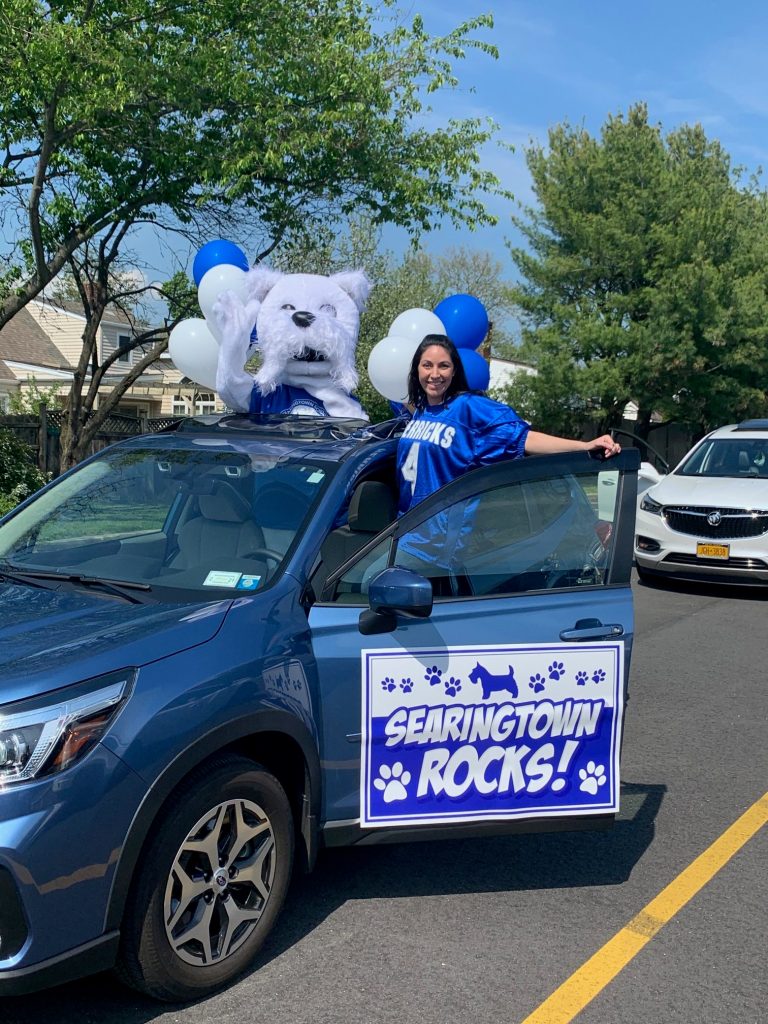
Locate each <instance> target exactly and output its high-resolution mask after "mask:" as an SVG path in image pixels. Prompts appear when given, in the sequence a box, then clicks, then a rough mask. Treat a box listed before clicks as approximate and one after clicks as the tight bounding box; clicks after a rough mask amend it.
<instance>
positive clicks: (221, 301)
mask: <svg viewBox="0 0 768 1024" xmlns="http://www.w3.org/2000/svg"><path fill="white" fill-rule="evenodd" d="M259 306H260V303H259V301H258V300H257V299H249V301H248V302H246V303H243V302H242V301H241V299H240V298H239V297H238V296H237V295H235V293H234V292H222V294H221V295H220V296H219V298H218V301H217V302H216V304H215V305H214V307H213V314H214V316H215V317H216V323H217V324H218V327H219V331H220V333H221V338H222V341H225V340H226V341H228V342H230V343H234V342H243V341H245V342H246V343H247V344H250V340H251V331H252V330H253V325H254V324H255V323H256V317H257V316H258V314H259Z"/></svg>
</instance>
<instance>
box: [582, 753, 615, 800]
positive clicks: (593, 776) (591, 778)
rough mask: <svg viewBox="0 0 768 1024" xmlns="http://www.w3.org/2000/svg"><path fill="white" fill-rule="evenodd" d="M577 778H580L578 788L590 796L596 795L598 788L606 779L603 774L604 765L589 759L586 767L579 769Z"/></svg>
mask: <svg viewBox="0 0 768 1024" xmlns="http://www.w3.org/2000/svg"><path fill="white" fill-rule="evenodd" d="M579 778H580V779H581V784H580V785H579V789H580V790H581V791H582V792H583V793H589V794H590V795H591V796H596V795H597V791H598V789H599V788H600V787H601V786H604V785H605V784H606V782H607V781H608V780H607V778H606V776H605V767H604V766H603V765H601V764H595V762H594V761H590V762H589V764H588V765H587V767H586V768H580V769H579Z"/></svg>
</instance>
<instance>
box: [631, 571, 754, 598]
mask: <svg viewBox="0 0 768 1024" xmlns="http://www.w3.org/2000/svg"><path fill="white" fill-rule="evenodd" d="M633 585H634V586H639V587H644V588H645V589H646V590H651V591H653V590H664V591H667V592H668V593H675V592H677V593H680V594H695V595H697V596H699V597H717V598H722V597H728V598H730V599H731V600H734V599H738V600H741V601H768V586H766V585H765V584H763V585H762V586H755V585H752V584H748V583H722V582H721V583H707V582H705V581H704V580H683V579H677V578H675V579H667V578H666V577H660V578H657V577H655V576H646V577H644V578H643V579H640V578H639V577H636V578H635V579H634V580H633Z"/></svg>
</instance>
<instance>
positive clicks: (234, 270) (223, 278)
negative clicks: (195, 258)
mask: <svg viewBox="0 0 768 1024" xmlns="http://www.w3.org/2000/svg"><path fill="white" fill-rule="evenodd" d="M222 292H234V293H235V295H237V297H238V298H239V299H241V300H242V302H243V303H244V302H245V301H246V294H245V292H246V288H245V271H244V270H242V269H241V268H240V267H235V266H232V264H231V263H219V264H218V266H215V267H211V269H210V270H207V271H206V272H205V274H204V275H203V277H202V278H201V280H200V287H199V288H198V289H197V301H198V302H199V303H200V309H201V310H202V313H203V316H204V317H205V319H206V321H207V323H208V327H209V328H210V330H211V334H213V336H214V338H216V340H217V341H218V334H219V331H218V324H217V323H216V317H215V316H214V314H213V307H214V305H215V303H216V301H217V300H218V298H219V296H220V295H221V293H222Z"/></svg>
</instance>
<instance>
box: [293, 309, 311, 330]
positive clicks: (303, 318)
mask: <svg viewBox="0 0 768 1024" xmlns="http://www.w3.org/2000/svg"><path fill="white" fill-rule="evenodd" d="M291 320H293V322H294V323H295V324H296V326H297V327H309V326H310V325H311V324H313V323H314V322H315V314H314V313H307V312H306V311H305V310H303V309H299V310H297V311H296V312H295V313H294V314H293V316H292V317H291Z"/></svg>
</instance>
